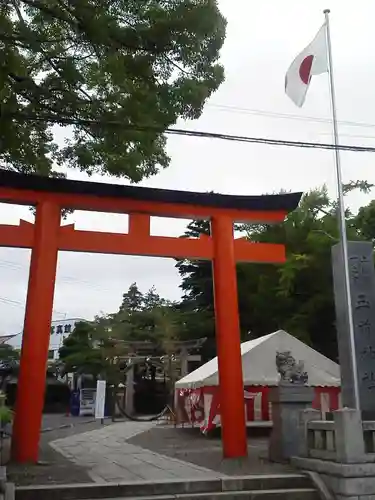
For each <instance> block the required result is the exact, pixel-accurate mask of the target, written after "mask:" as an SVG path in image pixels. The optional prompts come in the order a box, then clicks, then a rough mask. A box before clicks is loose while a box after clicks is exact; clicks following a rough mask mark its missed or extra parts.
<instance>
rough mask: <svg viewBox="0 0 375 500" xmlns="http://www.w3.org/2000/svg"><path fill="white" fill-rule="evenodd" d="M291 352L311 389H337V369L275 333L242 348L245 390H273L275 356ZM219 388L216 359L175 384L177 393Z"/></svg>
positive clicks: (286, 335) (293, 340)
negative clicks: (267, 387) (258, 388)
mask: <svg viewBox="0 0 375 500" xmlns="http://www.w3.org/2000/svg"><path fill="white" fill-rule="evenodd" d="M284 351H290V352H291V354H292V356H293V357H294V358H295V360H296V361H303V362H304V365H305V371H307V373H308V376H309V382H308V383H309V385H310V386H313V387H339V386H340V368H339V365H338V364H336V363H334V362H333V361H331V360H330V359H328V358H326V357H325V356H323V355H322V354H320V353H318V352H317V351H315V350H314V349H312V348H311V347H309V346H307V345H306V344H304V343H303V342H301V341H300V340H298V339H296V338H295V337H293V336H292V335H290V334H289V333H287V332H285V331H283V330H278V331H277V332H274V333H271V334H269V335H265V336H263V337H260V338H258V339H255V340H250V341H248V342H244V343H242V344H241V353H242V371H243V379H244V385H245V386H252V385H261V386H275V385H277V384H278V382H279V378H280V377H279V374H278V372H277V368H276V364H275V358H276V353H277V352H284ZM216 385H219V377H218V365H217V357H216V358H214V359H212V360H211V361H209V362H208V363H206V364H204V365H203V366H201V367H200V368H198V369H197V370H194V371H193V372H191V373H189V374H188V375H186V377H183V378H182V379H180V380H179V381H178V382H176V385H175V387H176V389H185V388H186V389H195V388H198V387H204V386H206V387H208V386H216Z"/></svg>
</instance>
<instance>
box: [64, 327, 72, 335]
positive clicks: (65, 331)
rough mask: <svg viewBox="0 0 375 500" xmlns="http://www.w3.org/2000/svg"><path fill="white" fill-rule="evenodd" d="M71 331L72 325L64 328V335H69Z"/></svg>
mask: <svg viewBox="0 0 375 500" xmlns="http://www.w3.org/2000/svg"><path fill="white" fill-rule="evenodd" d="M71 331H72V325H65V326H64V333H70V332H71Z"/></svg>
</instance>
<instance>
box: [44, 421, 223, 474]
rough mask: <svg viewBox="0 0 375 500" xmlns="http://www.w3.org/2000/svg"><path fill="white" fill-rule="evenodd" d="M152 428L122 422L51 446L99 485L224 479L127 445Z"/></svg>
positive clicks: (67, 438)
mask: <svg viewBox="0 0 375 500" xmlns="http://www.w3.org/2000/svg"><path fill="white" fill-rule="evenodd" d="M153 427H155V423H153V422H152V423H151V422H122V423H117V424H113V425H110V426H107V427H103V428H102V429H98V430H93V431H90V432H85V433H81V434H77V435H73V436H68V437H66V438H62V439H57V440H55V441H53V442H52V443H50V445H51V446H52V447H53V448H54V449H55V450H56V451H58V452H60V453H61V454H62V455H64V456H65V457H66V458H68V459H69V460H71V461H73V462H74V463H76V464H78V465H80V466H82V467H84V468H87V470H88V474H89V475H90V477H91V478H92V479H93V481H95V482H98V483H103V482H117V481H140V480H165V479H177V478H181V479H188V478H189V479H192V478H200V477H202V478H207V477H212V478H213V477H223V474H220V473H218V472H214V471H212V470H210V469H206V468H204V467H201V466H199V465H194V464H192V463H187V462H184V461H182V460H179V459H176V458H171V457H167V456H165V455H160V454H159V453H156V452H153V451H150V450H147V449H145V448H141V447H140V446H135V445H133V444H130V443H128V440H129V439H131V438H133V437H134V436H136V435H137V434H140V433H143V432H146V431H148V430H150V429H152V428H153Z"/></svg>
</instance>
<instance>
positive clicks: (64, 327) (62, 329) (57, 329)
mask: <svg viewBox="0 0 375 500" xmlns="http://www.w3.org/2000/svg"><path fill="white" fill-rule="evenodd" d="M80 321H86V320H84V319H82V318H70V319H63V320H60V321H52V323H51V336H50V341H49V351H48V359H49V360H54V359H57V358H58V357H59V349H60V347H61V346H62V343H63V341H64V339H65V338H66V337H68V336H69V334H70V333H71V332H72V331H73V330H74V327H75V325H76V323H79V322H80ZM22 335H23V333H22V332H21V333H18V334H16V335H13V336H9V335H7V336H6V338H7V340H6V343H7V344H9V345H11V346H13V347H14V348H15V349H21V345H22ZM0 339H1V337H0Z"/></svg>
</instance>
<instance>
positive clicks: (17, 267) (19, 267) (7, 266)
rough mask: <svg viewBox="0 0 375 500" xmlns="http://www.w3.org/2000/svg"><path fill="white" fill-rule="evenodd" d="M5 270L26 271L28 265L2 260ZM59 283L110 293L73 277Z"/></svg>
mask: <svg viewBox="0 0 375 500" xmlns="http://www.w3.org/2000/svg"><path fill="white" fill-rule="evenodd" d="M1 267H2V268H5V269H13V270H25V269H26V267H27V266H26V265H22V264H19V263H17V262H12V261H10V260H0V268H1ZM58 281H61V282H63V283H78V284H83V285H86V286H89V287H90V288H92V289H94V290H97V291H99V292H103V291H104V292H108V291H109V290H107V289H104V288H102V287H98V286H95V285H94V284H93V283H90V282H89V281H85V280H77V279H76V278H73V277H71V276H62V277H58Z"/></svg>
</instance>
